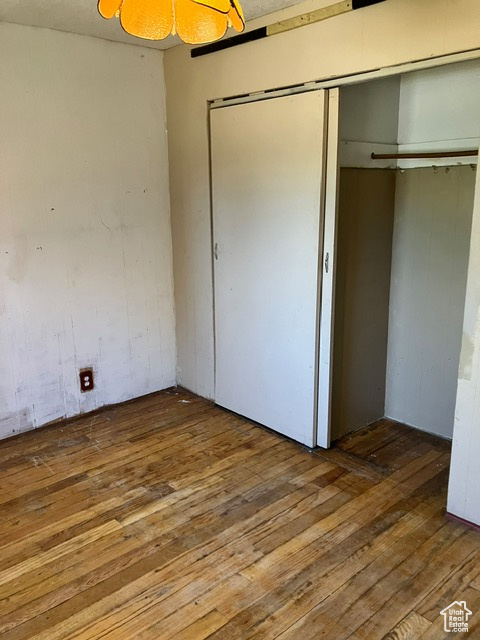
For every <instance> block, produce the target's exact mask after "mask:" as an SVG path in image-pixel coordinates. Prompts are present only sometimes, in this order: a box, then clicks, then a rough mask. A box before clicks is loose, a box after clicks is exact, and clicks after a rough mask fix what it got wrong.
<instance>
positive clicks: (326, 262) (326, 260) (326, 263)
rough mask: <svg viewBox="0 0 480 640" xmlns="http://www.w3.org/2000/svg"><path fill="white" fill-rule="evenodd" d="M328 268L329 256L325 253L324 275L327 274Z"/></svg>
mask: <svg viewBox="0 0 480 640" xmlns="http://www.w3.org/2000/svg"><path fill="white" fill-rule="evenodd" d="M329 267H330V254H329V253H328V252H327V255H326V256H325V273H328V269H329Z"/></svg>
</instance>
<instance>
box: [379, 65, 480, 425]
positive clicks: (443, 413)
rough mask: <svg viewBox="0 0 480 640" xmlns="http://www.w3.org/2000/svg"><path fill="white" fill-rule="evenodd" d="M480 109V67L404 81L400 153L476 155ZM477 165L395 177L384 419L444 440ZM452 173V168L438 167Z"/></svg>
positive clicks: (412, 169)
mask: <svg viewBox="0 0 480 640" xmlns="http://www.w3.org/2000/svg"><path fill="white" fill-rule="evenodd" d="M478 105H480V63H479V62H478V61H474V62H468V63H462V64H459V65H452V66H449V67H442V68H439V69H434V70H428V71H421V72H417V73H414V74H409V75H405V76H403V77H402V82H401V89H400V111H399V129H398V142H399V152H400V153H405V152H408V151H416V152H422V151H449V150H457V149H470V148H473V149H474V148H478V144H479V138H480V119H479V118H478ZM474 161H475V162H476V159H472V158H462V159H458V161H457V160H456V159H451V158H450V159H447V158H445V159H438V160H437V159H435V160H407V161H405V160H402V161H401V162H400V163H399V166H400V167H402V168H404V169H406V170H405V171H404V172H403V173H402V172H399V173H397V188H396V202H395V231H394V236H393V263H392V284H391V292H390V322H389V343H388V364H387V393H386V406H385V413H386V415H387V416H388V417H391V418H393V419H395V420H398V421H400V422H405V423H407V424H409V425H411V426H414V427H417V428H420V429H425V430H427V431H431V432H433V433H436V434H438V435H441V436H445V437H448V438H451V437H452V433H453V424H454V412H455V399H456V389H457V380H458V363H459V356H460V348H461V340H462V327H463V313H464V305H465V289H466V281H467V270H468V255H469V246H470V234H471V223H472V212H473V195H474V183H475V172H474V171H473V170H472V168H471V166H470V164H471V163H473V162H474ZM432 164H437V165H439V168H438V169H433V168H432ZM452 164H456V165H458V166H456V167H453V168H451V169H448V168H447V167H445V166H444V165H452ZM422 167H424V168H422Z"/></svg>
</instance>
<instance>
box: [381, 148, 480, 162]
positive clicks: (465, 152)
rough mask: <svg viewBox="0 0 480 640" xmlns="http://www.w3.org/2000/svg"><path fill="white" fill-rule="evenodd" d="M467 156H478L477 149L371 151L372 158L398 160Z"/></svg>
mask: <svg viewBox="0 0 480 640" xmlns="http://www.w3.org/2000/svg"><path fill="white" fill-rule="evenodd" d="M467 156H478V149H469V150H462V151H432V152H429V153H372V155H371V158H372V160H397V159H398V160H400V159H405V160H408V159H412V160H413V159H416V158H465V157H467Z"/></svg>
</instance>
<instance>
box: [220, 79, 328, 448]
mask: <svg viewBox="0 0 480 640" xmlns="http://www.w3.org/2000/svg"><path fill="white" fill-rule="evenodd" d="M324 123H325V92H323V91H316V92H312V93H304V94H297V95H292V96H285V97H281V98H274V99H271V100H264V101H259V102H252V103H247V104H240V105H235V106H230V107H225V108H221V109H214V110H212V112H211V151H212V196H213V228H214V280H215V334H216V335H215V348H216V357H215V361H216V392H215V399H216V402H217V404H219V405H221V406H223V407H226V408H228V409H231V410H232V411H235V412H237V413H239V414H241V415H244V416H246V417H248V418H250V419H252V420H255V421H257V422H259V423H261V424H263V425H265V426H267V427H270V428H272V429H274V430H276V431H278V432H280V433H282V434H284V435H286V436H289V437H291V438H293V439H295V440H297V441H299V442H302V443H304V444H306V445H308V446H314V445H315V444H316V442H315V439H316V427H317V411H316V396H317V379H316V378H317V375H316V374H317V364H318V362H317V358H316V351H317V339H318V335H317V333H318V300H319V298H318V295H319V255H320V251H321V246H320V242H319V238H320V230H321V209H322V202H321V197H322V175H323V157H324Z"/></svg>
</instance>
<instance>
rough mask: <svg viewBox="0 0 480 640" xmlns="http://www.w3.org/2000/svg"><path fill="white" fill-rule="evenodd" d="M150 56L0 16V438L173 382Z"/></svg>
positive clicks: (163, 176) (159, 138)
mask: <svg viewBox="0 0 480 640" xmlns="http://www.w3.org/2000/svg"><path fill="white" fill-rule="evenodd" d="M162 58H163V56H162V53H161V52H158V51H154V50H152V49H145V48H143V47H136V46H131V45H124V44H117V43H113V42H107V41H103V40H98V39H95V38H88V37H84V36H77V35H72V34H66V33H60V32H57V31H52V30H48V29H35V28H30V27H22V26H18V25H11V24H0V86H1V94H2V97H1V99H0V140H1V143H0V147H1V151H0V354H1V357H0V437H5V436H9V435H12V434H13V433H16V432H18V431H24V430H27V429H31V428H33V427H36V426H40V425H42V424H45V423H47V422H50V421H52V420H56V419H58V418H60V417H63V416H72V415H75V414H78V413H80V412H85V411H89V410H92V409H95V408H97V407H99V406H102V405H105V404H112V403H116V402H120V401H123V400H127V399H130V398H133V397H135V396H139V395H142V394H146V393H149V392H152V391H155V390H157V389H161V388H164V387H167V386H170V385H172V384H174V381H175V325H174V315H173V286H172V285H173V283H172V252H171V230H170V211H169V195H168V159H167V147H166V134H165V126H164V120H165V109H164V79H163V68H162ZM88 366H93V368H94V371H95V382H96V388H95V390H94V391H91V392H89V393H86V394H81V393H80V388H79V378H78V374H79V368H81V367H88Z"/></svg>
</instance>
